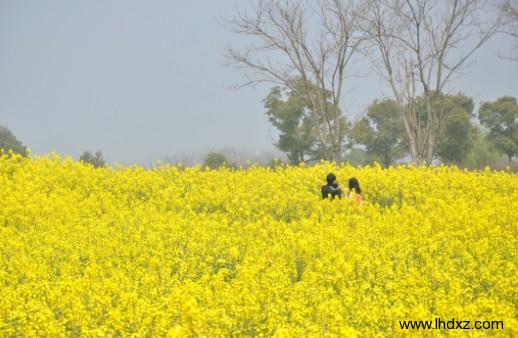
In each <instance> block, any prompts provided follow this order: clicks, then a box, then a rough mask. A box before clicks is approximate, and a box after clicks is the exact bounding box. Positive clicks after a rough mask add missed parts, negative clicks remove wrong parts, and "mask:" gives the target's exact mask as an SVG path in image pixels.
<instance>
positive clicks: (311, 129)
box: [264, 80, 349, 164]
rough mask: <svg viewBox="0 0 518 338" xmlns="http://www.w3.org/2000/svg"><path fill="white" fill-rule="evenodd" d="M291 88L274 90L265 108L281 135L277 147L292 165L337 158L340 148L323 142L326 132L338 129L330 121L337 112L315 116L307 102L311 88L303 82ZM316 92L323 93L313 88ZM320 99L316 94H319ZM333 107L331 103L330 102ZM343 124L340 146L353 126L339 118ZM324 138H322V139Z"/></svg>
mask: <svg viewBox="0 0 518 338" xmlns="http://www.w3.org/2000/svg"><path fill="white" fill-rule="evenodd" d="M294 83H295V84H294V85H293V86H291V87H290V88H292V89H286V88H280V87H273V88H272V89H271V90H270V93H269V94H268V96H267V97H266V98H265V99H264V106H265V108H266V109H267V111H266V115H267V116H268V120H269V121H270V122H271V123H272V125H273V126H274V127H275V128H276V129H277V130H278V131H279V140H278V141H277V142H276V143H275V146H276V147H277V148H278V149H279V150H280V151H282V152H284V153H286V155H287V157H288V160H289V161H290V163H291V164H297V163H300V162H304V161H315V160H319V159H333V158H335V155H336V154H335V152H336V149H338V148H339V149H343V145H340V146H339V147H335V146H330V145H329V144H330V143H331V141H329V140H328V141H325V142H322V141H321V140H322V133H321V131H322V130H325V129H326V128H334V126H332V125H329V123H330V121H331V120H332V119H333V118H335V120H336V117H331V116H330V115H331V114H333V110H329V111H328V112H327V113H326V114H327V115H329V116H327V115H325V116H322V115H317V116H316V115H315V114H312V110H313V107H312V105H311V102H310V101H309V100H308V99H307V96H308V95H307V90H308V89H307V88H308V85H307V84H304V82H303V81H300V80H299V81H294ZM310 90H311V91H313V92H319V91H320V89H319V88H317V87H316V86H310ZM315 95H316V94H315ZM325 96H326V97H329V98H330V97H331V92H326V93H325ZM328 103H329V105H331V102H330V101H329V102H328ZM337 120H338V123H339V124H340V126H339V128H337V129H338V130H340V136H339V137H338V139H340V142H343V140H344V139H345V135H346V134H347V132H348V129H349V125H348V124H347V122H346V120H345V117H343V116H340V117H338V118H337ZM319 134H320V135H319Z"/></svg>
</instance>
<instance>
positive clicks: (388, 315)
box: [0, 154, 518, 337]
mask: <svg viewBox="0 0 518 338" xmlns="http://www.w3.org/2000/svg"><path fill="white" fill-rule="evenodd" d="M329 172H333V173H335V174H336V176H337V178H338V181H340V182H342V184H343V185H346V183H347V179H348V178H349V177H353V176H354V177H356V178H358V180H359V182H360V184H361V187H362V189H363V199H364V202H363V204H362V205H360V206H358V205H357V204H356V203H354V202H353V200H351V199H341V200H334V201H329V200H324V201H322V200H321V197H320V186H321V185H323V184H324V183H325V176H326V175H327V174H328V173H329ZM517 215H518V175H517V174H514V173H510V172H506V171H490V170H485V171H475V172H470V171H463V170H460V169H457V168H454V167H446V166H438V167H413V166H398V167H395V168H387V169H382V168H380V167H379V166H368V167H362V168H358V167H353V166H349V165H340V166H336V165H335V164H332V163H325V162H323V163H320V164H318V165H315V166H311V167H309V166H307V167H306V166H304V165H300V166H294V167H293V166H279V167H276V168H264V167H258V166H252V167H251V168H247V169H243V170H236V169H227V168H222V169H219V170H202V169H200V168H182V167H174V166H168V165H159V166H157V167H156V168H154V169H148V170H145V169H143V168H141V167H138V166H130V167H123V166H119V167H115V168H101V169H95V168H93V167H91V166H87V165H84V164H82V163H79V162H76V161H74V160H72V159H70V158H60V157H59V156H57V155H55V154H51V155H48V156H44V157H36V156H29V157H27V158H24V157H20V156H16V155H13V156H2V157H0V336H2V337H80V336H81V337H271V336H273V337H387V336H388V337H390V336H412V337H421V336H437V335H455V336H458V335H467V334H468V333H469V336H472V337H478V336H480V337H486V336H495V337H513V336H514V337H518V321H517V317H518V277H517V276H518V268H517V264H518V217H517ZM437 317H440V318H442V319H444V320H448V319H451V318H456V319H459V320H471V321H475V320H498V321H502V322H503V323H504V325H505V327H504V329H499V330H470V331H469V332H468V333H466V332H464V331H460V330H448V329H443V330H404V329H401V328H400V326H399V324H398V321H400V320H433V319H434V318H437Z"/></svg>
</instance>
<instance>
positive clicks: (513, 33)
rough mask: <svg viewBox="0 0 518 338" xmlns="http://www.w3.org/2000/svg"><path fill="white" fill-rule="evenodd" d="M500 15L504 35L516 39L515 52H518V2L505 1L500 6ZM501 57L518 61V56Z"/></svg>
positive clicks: (501, 55)
mask: <svg viewBox="0 0 518 338" xmlns="http://www.w3.org/2000/svg"><path fill="white" fill-rule="evenodd" d="M499 9H500V13H501V15H502V17H503V20H504V29H503V33H504V34H506V35H508V36H510V37H512V38H514V40H515V45H514V50H515V51H516V50H518V0H503V1H502V2H501V3H500V4H499ZM499 56H500V57H502V58H504V59H507V60H510V61H518V54H514V55H512V54H510V55H509V54H508V55H503V54H502V53H500V54H499Z"/></svg>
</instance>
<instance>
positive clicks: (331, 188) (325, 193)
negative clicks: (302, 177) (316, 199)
mask: <svg viewBox="0 0 518 338" xmlns="http://www.w3.org/2000/svg"><path fill="white" fill-rule="evenodd" d="M326 180H327V184H326V185H323V186H322V189H321V191H322V199H326V198H329V197H331V199H334V198H335V196H338V198H342V194H343V193H342V189H340V185H339V184H338V182H337V181H336V176H335V175H334V174H332V173H330V174H329V175H327V177H326Z"/></svg>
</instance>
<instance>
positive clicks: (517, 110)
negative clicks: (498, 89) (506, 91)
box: [478, 96, 518, 161]
mask: <svg viewBox="0 0 518 338" xmlns="http://www.w3.org/2000/svg"><path fill="white" fill-rule="evenodd" d="M478 115H479V119H480V122H481V123H482V125H484V126H485V127H487V128H488V129H489V134H488V135H487V138H488V139H489V140H490V141H491V142H492V143H493V145H494V147H495V149H496V150H497V151H499V152H500V153H502V154H505V155H506V156H507V158H508V160H509V161H511V160H512V159H513V158H514V157H516V156H517V155H518V104H517V102H516V98H515V97H510V96H504V97H501V98H499V99H498V100H496V101H494V102H485V103H484V104H482V105H481V107H480V109H479V112H478Z"/></svg>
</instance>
